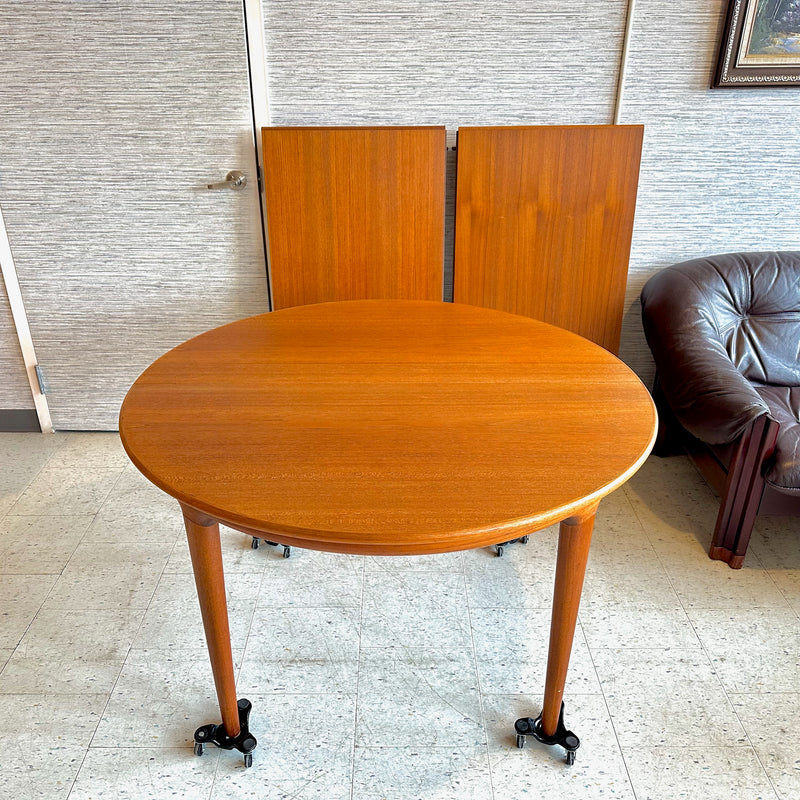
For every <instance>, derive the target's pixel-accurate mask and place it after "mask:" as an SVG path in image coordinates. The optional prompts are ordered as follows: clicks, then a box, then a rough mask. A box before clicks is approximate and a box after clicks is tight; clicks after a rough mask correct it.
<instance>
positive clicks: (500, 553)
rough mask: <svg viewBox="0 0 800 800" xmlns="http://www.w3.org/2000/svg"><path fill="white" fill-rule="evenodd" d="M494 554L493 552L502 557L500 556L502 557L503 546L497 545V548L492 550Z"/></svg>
mask: <svg viewBox="0 0 800 800" xmlns="http://www.w3.org/2000/svg"><path fill="white" fill-rule="evenodd" d="M494 552H495V553H496V554H497V555H498V556H502V555H503V545H501V544H498V545H497V546H496V547H495V548H494Z"/></svg>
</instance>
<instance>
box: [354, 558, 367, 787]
mask: <svg viewBox="0 0 800 800" xmlns="http://www.w3.org/2000/svg"><path fill="white" fill-rule="evenodd" d="M359 558H360V559H361V602H360V603H359V604H358V606H359V614H358V652H357V654H356V692H355V700H354V701H353V741H352V745H351V747H350V765H351V767H350V800H356V796H355V793H356V742H357V741H358V709H359V705H360V697H361V696H360V688H361V633H362V630H363V628H364V590H365V588H366V583H367V559H366V557H365V556H359Z"/></svg>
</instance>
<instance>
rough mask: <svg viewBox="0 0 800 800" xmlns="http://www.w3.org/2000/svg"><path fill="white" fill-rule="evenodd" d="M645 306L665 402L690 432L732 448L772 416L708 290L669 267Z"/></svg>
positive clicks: (651, 284)
mask: <svg viewBox="0 0 800 800" xmlns="http://www.w3.org/2000/svg"><path fill="white" fill-rule="evenodd" d="M641 301H642V324H643V326H644V332H645V336H646V338H647V343H648V345H649V346H650V350H651V352H652V353H653V358H654V360H655V363H656V369H657V371H658V379H659V382H660V384H661V388H662V390H663V393H664V397H665V399H666V401H667V403H668V404H669V406H670V408H671V409H672V411H673V413H674V414H675V417H676V418H677V419H678V421H679V422H680V423H681V425H683V426H684V427H685V428H686V429H687V430H688V431H689V433H691V434H692V435H693V436H696V437H697V438H698V439H700V440H701V441H704V442H706V443H708V444H728V443H730V442H733V441H735V440H736V439H738V438H739V437H740V436H741V435H742V434H743V433H744V431H745V430H746V429H747V428H748V427H749V426H750V425H751V424H752V423H753V421H754V420H755V419H757V418H758V417H760V416H762V415H764V414H768V413H769V408H768V406H767V404H766V403H765V402H764V400H763V399H762V398H761V396H760V395H759V394H758V392H757V391H756V390H755V388H754V387H753V386H752V385H751V384H750V382H749V381H748V380H747V379H746V378H745V377H744V376H743V375H742V374H741V372H739V370H738V369H737V368H736V367H735V366H734V364H733V362H732V361H731V359H730V357H729V356H728V353H727V351H726V349H725V347H724V345H723V343H722V339H721V337H720V335H719V331H718V330H717V325H716V322H715V320H714V316H713V313H712V309H711V307H710V301H709V300H708V298H707V297H706V296H705V295H704V293H703V290H702V287H699V286H697V284H695V283H694V281H692V280H691V279H690V278H689V277H688V276H686V275H684V274H682V273H681V272H678V271H675V270H672V269H670V268H668V269H665V270H662V271H661V272H659V273H657V274H656V275H654V276H653V277H652V278H651V279H650V280H649V281H648V282H647V284H646V285H645V287H644V289H643V290H642V296H641Z"/></svg>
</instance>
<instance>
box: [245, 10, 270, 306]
mask: <svg viewBox="0 0 800 800" xmlns="http://www.w3.org/2000/svg"><path fill="white" fill-rule="evenodd" d="M243 2H244V24H245V35H246V39H247V63H248V67H249V72H250V102H251V104H252V106H253V139H254V141H255V147H256V169H257V170H258V175H259V181H258V190H259V191H258V194H259V199H260V202H261V223H262V227H263V231H264V258H265V259H266V262H267V263H266V270H267V287H268V290H269V308H270V310H272V276H271V274H270V268H269V265H270V257H269V236H268V235H267V204H266V195H265V194H264V180H263V171H262V169H261V165H262V164H263V163H264V159H263V158H262V155H263V154H262V146H261V129H262V128H266V127H269V125H271V120H270V109H269V86H268V74H267V52H266V47H265V45H264V14H263V9H262V0H243Z"/></svg>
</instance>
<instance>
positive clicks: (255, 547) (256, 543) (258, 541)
mask: <svg viewBox="0 0 800 800" xmlns="http://www.w3.org/2000/svg"><path fill="white" fill-rule="evenodd" d="M260 544H261V539H256V537H255V536H254V537H253V541H252V542H250V547H251V548H252V549H253V550H258V546H259V545H260Z"/></svg>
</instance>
